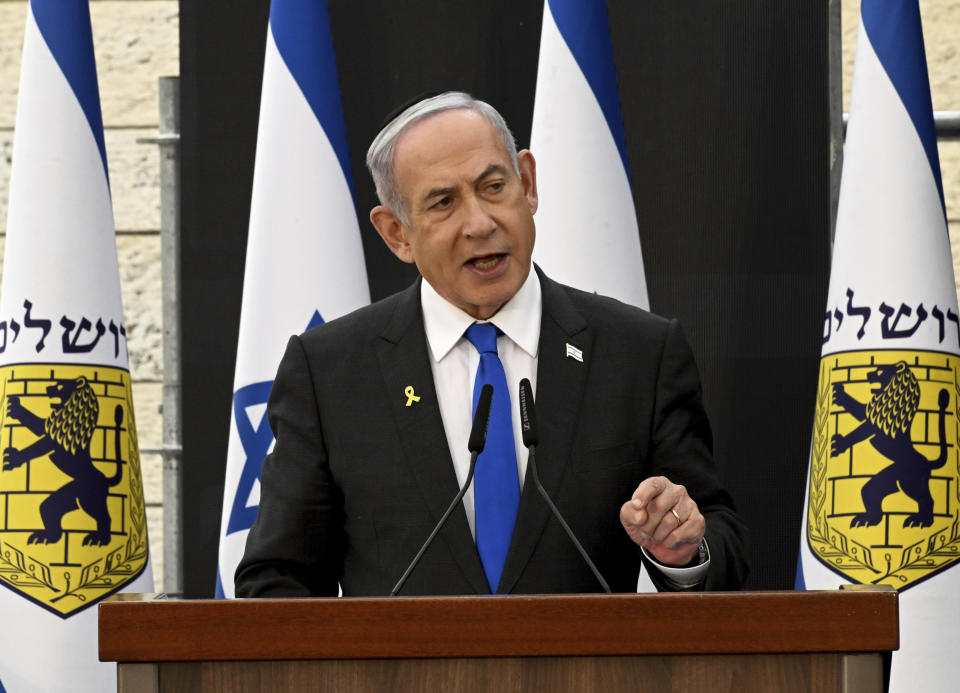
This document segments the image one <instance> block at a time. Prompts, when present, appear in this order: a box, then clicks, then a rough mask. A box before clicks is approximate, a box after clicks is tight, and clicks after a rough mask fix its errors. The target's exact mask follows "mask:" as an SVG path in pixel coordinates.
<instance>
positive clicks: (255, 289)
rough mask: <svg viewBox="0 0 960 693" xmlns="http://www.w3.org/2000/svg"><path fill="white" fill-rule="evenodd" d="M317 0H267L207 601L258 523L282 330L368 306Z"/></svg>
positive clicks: (335, 89) (325, 20)
mask: <svg viewBox="0 0 960 693" xmlns="http://www.w3.org/2000/svg"><path fill="white" fill-rule="evenodd" d="M352 180H353V178H352V174H351V171H350V157H349V154H348V152H347V136H346V127H345V125H344V121H343V109H342V106H341V103H340V87H339V84H338V81H337V66H336V62H335V60H334V54H333V39H332V36H331V32H330V20H329V16H328V13H327V5H326V2H325V1H324V0H273V2H272V3H271V7H270V25H269V29H268V31H267V51H266V57H265V59H264V66H263V93H262V98H261V101H260V127H259V133H258V136H257V152H256V169H255V171H254V177H253V197H252V202H251V209H250V230H249V237H248V241H247V264H246V273H245V275H244V282H243V306H242V309H241V314H240V337H239V344H238V346H237V365H236V372H235V376H234V394H233V410H232V412H231V418H230V422H231V423H230V442H229V448H228V451H227V473H226V481H225V484H224V501H223V516H222V520H221V529H220V560H219V564H218V570H217V586H216V594H217V596H218V597H228V598H232V597H233V596H234V588H233V574H234V572H235V571H236V567H237V564H238V563H239V562H240V558H241V556H242V555H243V550H244V546H245V544H246V539H247V533H248V531H249V529H250V527H251V526H252V525H253V521H254V520H255V519H256V517H257V507H258V503H259V499H260V464H261V462H263V458H264V456H265V455H266V454H267V453H268V452H269V451H270V449H271V447H272V446H273V434H272V432H271V431H270V426H269V423H268V422H267V417H266V404H267V398H268V396H269V394H270V388H271V387H272V385H273V378H274V376H275V374H276V370H277V366H278V365H279V363H280V359H281V357H282V356H283V352H284V349H285V347H286V344H287V340H288V339H289V337H290V335H293V334H299V333H301V332H303V331H304V330H306V329H308V328H310V327H314V326H316V325H319V324H321V323H323V322H324V321H329V320H331V319H333V318H336V317H339V316H341V315H344V314H345V313H348V312H350V311H352V310H355V309H357V308H359V307H361V306H363V305H366V304H367V303H369V302H370V291H369V288H368V285H367V274H366V265H365V264H364V257H363V249H362V247H361V242H360V227H359V224H358V223H357V216H356V211H355V208H354V203H353V190H352Z"/></svg>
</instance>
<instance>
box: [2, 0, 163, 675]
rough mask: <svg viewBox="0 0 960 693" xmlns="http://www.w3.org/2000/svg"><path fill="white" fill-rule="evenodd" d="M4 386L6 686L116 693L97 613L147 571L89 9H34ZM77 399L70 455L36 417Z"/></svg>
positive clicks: (21, 123) (51, 4)
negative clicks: (77, 424)
mask: <svg viewBox="0 0 960 693" xmlns="http://www.w3.org/2000/svg"><path fill="white" fill-rule="evenodd" d="M0 385H2V388H0V390H2V394H0V398H2V399H0V419H2V423H0V432H2V434H3V435H2V443H0V450H2V451H3V465H2V470H0V506H2V508H3V511H2V514H0V614H2V618H0V679H2V681H3V683H2V684H0V689H4V688H5V690H6V691H9V693H20V692H21V691H97V692H101V691H112V690H115V689H116V681H117V674H116V665H115V664H112V663H102V662H100V661H99V658H98V651H97V608H96V603H97V602H99V601H100V600H101V599H103V598H105V597H106V596H108V595H109V594H111V593H113V592H116V591H118V590H120V591H127V592H152V591H153V574H152V569H151V566H150V560H149V551H148V546H149V544H148V542H147V531H146V513H145V503H144V499H143V487H142V475H141V473H140V469H139V453H138V450H137V445H136V426H135V423H134V417H133V407H132V395H131V388H130V374H129V368H128V357H127V345H126V329H125V325H124V320H123V307H122V304H121V293H120V275H119V271H118V264H117V247H116V240H115V237H114V222H113V209H112V202H111V197H110V184H109V179H108V175H107V156H106V149H105V147H104V137H103V121H102V116H101V111H100V97H99V91H98V86H97V72H96V65H95V61H94V51H93V34H92V30H91V25H90V13H89V8H88V5H87V1H86V0H30V3H29V7H28V9H27V19H26V29H25V34H24V41H23V62H22V66H21V75H20V90H19V96H18V102H17V115H16V128H15V131H14V137H13V163H12V169H11V178H10V199H9V214H8V218H7V236H6V253H5V259H4V271H3V285H2V288H0ZM58 387H62V388H64V389H62V390H59V393H60V394H59V395H57V394H51V390H52V389H54V388H58ZM74 388H75V389H74ZM81 388H82V393H83V395H82V396H86V397H87V399H86V400H85V401H84V400H81V396H78V397H77V398H76V399H70V400H67V394H65V393H67V392H78V391H81ZM65 400H66V401H65ZM71 402H72V403H73V404H74V405H75V407H76V408H75V410H74V411H80V412H81V413H82V414H83V416H85V417H86V418H85V420H84V422H83V424H82V428H81V429H80V431H79V432H78V433H76V437H74V438H73V439H72V442H69V443H67V444H66V447H64V445H65V444H64V443H63V440H64V438H63V437H62V436H58V435H57V434H56V433H55V432H52V426H47V427H46V428H43V427H42V426H38V425H37V422H38V421H41V420H42V421H43V423H44V424H53V422H54V421H66V420H69V411H67V415H64V416H60V417H59V418H55V415H56V414H57V413H58V412H64V411H66V410H69V406H68V405H69V403H71ZM31 417H32V418H33V425H31ZM77 419H78V417H74V419H73V420H74V421H77ZM114 422H116V423H114ZM75 430H76V429H75ZM87 436H90V437H87ZM88 479H89V480H92V484H93V485H92V486H91V485H90V484H88V483H87V480H88ZM98 483H99V484H102V485H99V486H97V484H98ZM81 498H82V499H83V500H82V501H81V500H80V499H81Z"/></svg>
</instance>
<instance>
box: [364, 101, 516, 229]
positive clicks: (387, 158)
mask: <svg viewBox="0 0 960 693" xmlns="http://www.w3.org/2000/svg"><path fill="white" fill-rule="evenodd" d="M458 108H463V109H467V110H469V111H473V112H475V113H479V114H480V115H481V116H483V117H484V118H486V119H487V121H488V122H489V123H490V124H491V125H492V126H493V128H494V130H496V131H497V134H499V135H500V139H502V140H503V146H504V148H505V149H506V150H507V155H508V156H509V157H510V163H511V164H512V165H513V170H514V171H516V173H517V175H520V166H519V164H518V163H517V144H516V142H515V141H514V139H513V134H512V133H511V132H510V128H509V127H507V123H506V121H505V120H504V119H503V116H502V115H500V114H499V113H498V112H497V109H495V108H494V107H493V106H491V105H490V104H488V103H486V102H484V101H480V100H478V99H475V98H473V97H472V96H470V95H469V94H466V93H464V92H462V91H448V92H445V93H443V94H440V95H438V96H432V97H430V98H427V99H424V100H423V101H418V102H417V103H415V104H413V105H412V106H410V107H409V108H407V109H406V110H404V111H403V112H402V113H400V115H398V116H397V117H396V118H394V119H393V120H391V121H390V122H389V123H387V125H386V126H385V127H384V128H383V129H382V130H381V131H380V132H379V133H378V134H377V136H376V137H375V138H374V140H373V143H372V144H371V145H370V149H368V150H367V168H368V169H369V170H370V175H371V176H373V184H374V185H375V186H376V187H377V197H378V198H380V204H382V205H384V206H386V207H389V208H390V209H392V210H393V212H394V214H396V215H397V217H398V218H399V219H400V221H401V222H402V223H403V224H405V225H408V226H409V224H410V219H409V217H408V216H407V209H406V206H405V205H404V202H403V198H402V197H401V195H400V186H399V185H398V183H397V179H396V177H395V176H394V175H393V154H394V151H395V150H396V148H397V141H398V140H399V139H400V136H401V135H403V133H404V132H406V131H407V130H408V129H409V128H410V127H411V126H412V125H414V124H415V123H419V122H420V121H421V120H425V119H427V118H429V117H430V116H434V115H436V114H438V113H441V112H443V111H452V110H455V109H458Z"/></svg>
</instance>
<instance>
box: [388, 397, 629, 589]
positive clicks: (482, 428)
mask: <svg viewBox="0 0 960 693" xmlns="http://www.w3.org/2000/svg"><path fill="white" fill-rule="evenodd" d="M492 404H493V385H490V384H489V383H488V384H486V385H484V386H483V387H482V388H481V389H480V397H479V398H478V399H477V410H476V411H475V412H474V413H473V426H472V427H471V428H470V438H469V439H468V440H467V449H468V450H469V451H470V468H469V469H468V470H467V480H466V481H464V482H463V487H462V488H461V489H460V491H459V492H458V493H457V495H456V496H455V497H454V499H453V502H452V503H450V505H449V507H447V510H446V512H444V513H443V517H441V518H440V521H439V522H437V525H436V527H434V528H433V531H432V532H430V536H428V537H427V540H426V541H425V542H423V546H421V547H420V550H419V551H417V555H416V556H414V557H413V560H412V561H410V565H408V566H407V569H406V570H405V571H403V575H401V576H400V579H399V580H397V584H396V585H394V587H393V589H392V590H390V596H391V597H396V596H397V592H399V591H400V590H401V589H402V588H403V585H404V583H405V582H406V581H407V578H408V577H410V573H412V572H413V569H414V568H416V567H417V564H418V563H419V562H420V559H421V558H422V557H423V554H424V553H426V551H427V548H429V546H430V544H432V543H433V540H434V538H435V537H436V536H437V534H439V533H440V530H441V529H443V526H444V525H445V524H447V518H449V517H450V515H451V514H452V513H453V509H454V508H456V507H457V504H459V503H460V501H461V500H462V499H463V494H465V493H466V492H467V489H468V488H470V484H471V483H472V482H473V472H474V470H475V469H476V467H477V457H479V455H480V453H481V452H483V446H484V445H486V443H487V426H488V425H489V424H490V407H491V405H492ZM607 591H608V592H609V591H610V590H607Z"/></svg>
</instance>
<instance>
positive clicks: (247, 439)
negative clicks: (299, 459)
mask: <svg viewBox="0 0 960 693" xmlns="http://www.w3.org/2000/svg"><path fill="white" fill-rule="evenodd" d="M322 324H323V318H322V317H321V316H320V312H319V311H316V310H315V311H313V317H311V318H310V322H309V324H308V325H307V329H308V330H309V329H310V328H311V327H316V326H317V325H322ZM272 387H273V381H272V380H264V381H262V382H259V383H251V384H250V385H244V386H243V387H241V388H240V389H239V390H237V391H236V392H235V393H234V394H233V420H234V422H235V423H236V426H237V434H238V435H239V437H240V445H241V446H243V454H244V457H245V458H246V459H245V460H244V463H243V471H242V472H241V473H240V482H239V483H238V484H237V492H236V493H235V494H234V496H233V505H232V506H231V508H230V519H229V520H228V522H227V534H233V533H234V532H239V531H241V530H245V529H250V528H251V527H252V526H253V521H254V520H256V519H257V509H258V507H259V506H258V505H247V501H248V500H249V498H250V493H251V492H252V491H253V485H254V483H256V482H258V481H260V466H261V465H262V464H263V458H264V457H266V456H267V451H268V450H269V449H270V445H271V444H272V443H273V432H272V431H271V430H270V424H269V422H268V420H267V413H266V410H264V413H263V416H261V417H260V422H259V423H258V424H257V427H256V428H254V427H253V424H252V423H251V421H250V417H249V416H247V412H246V410H247V408H248V407H253V406H256V405H258V404H266V403H267V399H269V397H270V390H271V388H272Z"/></svg>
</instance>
